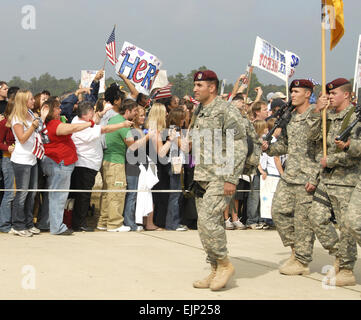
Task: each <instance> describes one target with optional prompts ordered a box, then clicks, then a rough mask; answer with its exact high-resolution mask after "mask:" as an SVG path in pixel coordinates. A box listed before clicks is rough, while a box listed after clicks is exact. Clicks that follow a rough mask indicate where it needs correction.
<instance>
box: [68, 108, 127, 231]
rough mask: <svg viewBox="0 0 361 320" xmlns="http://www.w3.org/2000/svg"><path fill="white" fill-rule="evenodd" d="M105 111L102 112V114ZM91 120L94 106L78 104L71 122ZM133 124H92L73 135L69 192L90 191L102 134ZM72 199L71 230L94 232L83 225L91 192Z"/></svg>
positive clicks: (99, 160) (100, 156) (98, 163)
mask: <svg viewBox="0 0 361 320" xmlns="http://www.w3.org/2000/svg"><path fill="white" fill-rule="evenodd" d="M106 111H107V110H104V111H103V113H105V112H106ZM103 113H100V114H98V117H102V116H103ZM94 119H95V117H94V107H93V104H92V103H91V102H88V101H84V102H81V103H79V106H78V116H76V117H75V118H74V119H73V121H72V123H83V122H86V121H93V120H94ZM132 124H133V122H131V121H124V122H122V123H118V124H111V125H106V126H101V125H97V124H94V125H93V126H92V127H89V128H87V129H84V130H82V131H78V132H75V133H73V135H72V139H73V142H74V144H75V147H76V151H77V155H78V161H77V162H76V163H75V169H74V171H73V174H72V181H71V189H75V190H91V189H92V188H93V186H94V183H95V177H96V175H97V173H98V171H99V170H100V167H101V164H102V161H103V148H102V140H101V136H102V134H103V133H108V132H113V131H116V130H118V129H120V128H124V127H130V126H131V125H132ZM72 197H74V199H75V203H74V210H73V216H72V228H73V230H74V231H93V229H91V228H88V227H87V224H86V214H87V212H88V209H89V205H90V198H91V193H90V192H74V193H73V195H72Z"/></svg>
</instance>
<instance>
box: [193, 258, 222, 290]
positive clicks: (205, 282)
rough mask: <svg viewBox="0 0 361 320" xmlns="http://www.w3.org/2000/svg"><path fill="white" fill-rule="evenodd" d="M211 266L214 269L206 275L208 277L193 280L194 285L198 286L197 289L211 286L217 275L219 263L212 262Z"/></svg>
mask: <svg viewBox="0 0 361 320" xmlns="http://www.w3.org/2000/svg"><path fill="white" fill-rule="evenodd" d="M211 268H212V271H211V273H210V274H209V275H208V277H206V278H204V279H202V280H197V281H194V282H193V287H194V288H197V289H206V288H209V286H210V285H211V281H212V280H213V279H214V277H215V276H216V270H217V265H216V264H211Z"/></svg>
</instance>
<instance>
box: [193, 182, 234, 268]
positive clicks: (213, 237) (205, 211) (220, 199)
mask: <svg viewBox="0 0 361 320" xmlns="http://www.w3.org/2000/svg"><path fill="white" fill-rule="evenodd" d="M198 183H199V184H200V185H201V187H202V188H203V189H205V190H206V193H205V194H204V195H203V198H196V207H197V213H198V221H197V227H198V233H199V237H200V239H201V242H202V245H203V248H204V251H205V252H206V254H207V261H208V262H209V263H211V264H213V265H214V264H216V262H217V259H224V258H225V257H226V256H227V253H228V250H227V238H226V231H225V225H224V216H223V213H224V211H225V210H226V208H227V206H228V204H229V202H230V200H231V196H225V195H224V194H223V193H224V182H223V181H209V182H204V181H199V182H198Z"/></svg>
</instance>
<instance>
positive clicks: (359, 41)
mask: <svg viewBox="0 0 361 320" xmlns="http://www.w3.org/2000/svg"><path fill="white" fill-rule="evenodd" d="M360 46H361V35H359V39H358V46H357V54H356V64H355V76H354V78H353V91H354V92H355V94H356V97H357V98H358V81H357V78H358V64H359V57H360Z"/></svg>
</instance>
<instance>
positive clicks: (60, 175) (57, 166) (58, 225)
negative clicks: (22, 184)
mask: <svg viewBox="0 0 361 320" xmlns="http://www.w3.org/2000/svg"><path fill="white" fill-rule="evenodd" d="M41 166H42V169H43V172H44V175H46V176H47V187H48V189H50V190H52V189H69V188H70V179H71V174H72V172H73V170H74V164H70V165H68V166H66V165H64V161H61V162H60V163H56V162H55V161H54V160H52V159H50V158H49V157H46V156H45V157H44V158H43V160H42V162H41ZM68 194H69V192H51V191H50V192H49V193H48V197H44V201H43V203H44V202H46V201H48V204H45V207H46V206H47V207H48V208H49V211H48V212H47V213H45V217H44V216H43V217H42V218H41V219H45V220H46V215H47V216H48V217H49V222H50V233H51V234H59V233H62V232H64V231H65V230H67V226H66V225H65V224H64V223H63V217H64V207H65V204H66V200H67V199H68ZM46 198H48V199H46ZM43 211H44V210H43V209H42V212H41V213H42V214H43ZM38 227H40V226H39V225H38Z"/></svg>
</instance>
